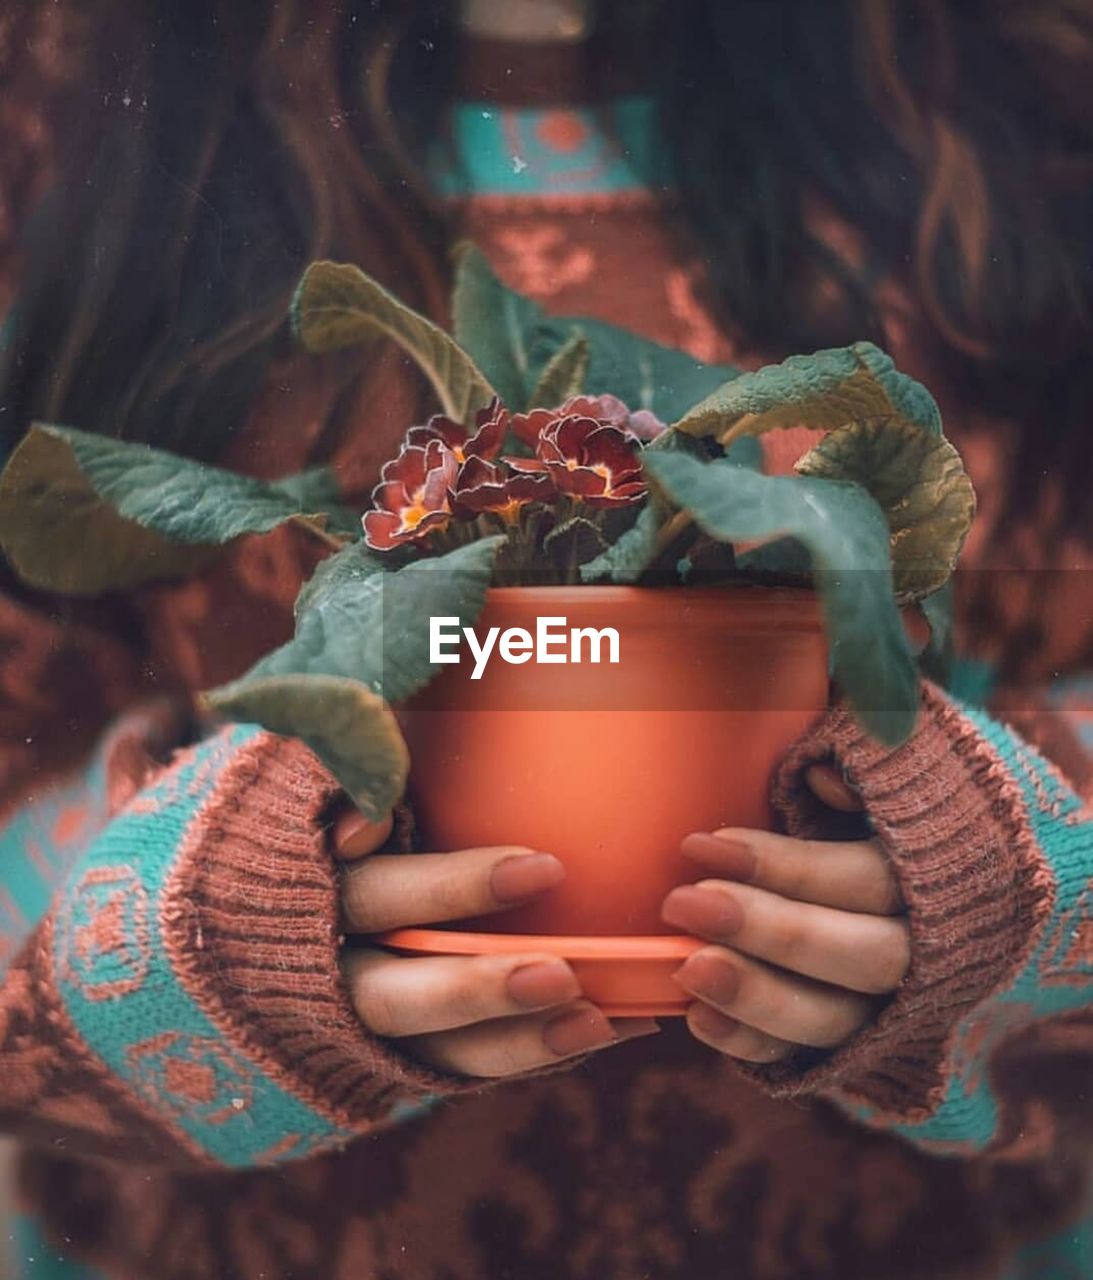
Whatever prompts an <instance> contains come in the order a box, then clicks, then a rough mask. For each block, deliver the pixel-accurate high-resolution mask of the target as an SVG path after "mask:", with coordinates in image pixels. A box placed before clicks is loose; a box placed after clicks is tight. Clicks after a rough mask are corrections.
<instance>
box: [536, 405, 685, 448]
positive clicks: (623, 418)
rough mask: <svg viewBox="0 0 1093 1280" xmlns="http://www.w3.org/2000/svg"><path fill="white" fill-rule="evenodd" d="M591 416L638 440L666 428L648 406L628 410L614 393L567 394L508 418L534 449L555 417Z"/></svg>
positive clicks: (657, 433)
mask: <svg viewBox="0 0 1093 1280" xmlns="http://www.w3.org/2000/svg"><path fill="white" fill-rule="evenodd" d="M574 416H580V417H582V418H594V419H595V420H596V421H597V422H599V423H601V424H602V425H604V426H611V427H617V428H618V429H619V430H620V431H622V432H625V433H626V434H628V435H631V436H633V437H634V438H635V439H638V440H654V439H655V438H656V437H657V436H659V435H660V433H661V432H662V431H665V430H667V428H666V427H665V425H664V423H663V422H661V420H660V419H659V418H658V417H657V416H656V414H654V413H650V412H649V410H648V409H639V410H638V411H637V413H631V412H630V410H629V409H628V408H627V407H626V405H625V404H623V402H622V401H621V400H620V399H619V398H618V396H609V395H603V396H571V397H570V399H568V400H567V401H566V402H565V404H563V405H562V407H561V408H560V409H532V410H531V412H530V413H517V414H515V415H514V416H513V419H512V429H513V432H514V434H515V435H516V436H517V437H518V438H519V439H521V440H523V441H524V443H525V444H528V445H531V447H532V448H533V449H534V448H535V447H536V445H537V443H538V440H539V436H540V435H541V434H542V432H543V429H544V428H545V427H548V426H549V425H550V424H551V422H553V421H554V420H555V419H557V418H570V417H574Z"/></svg>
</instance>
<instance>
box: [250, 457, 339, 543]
mask: <svg viewBox="0 0 1093 1280" xmlns="http://www.w3.org/2000/svg"><path fill="white" fill-rule="evenodd" d="M270 487H271V488H273V489H276V490H277V492H278V493H283V494H284V495H285V496H286V497H287V498H289V499H290V500H291V501H292V502H294V503H295V504H296V507H297V510H299V511H321V512H322V513H323V515H324V516H326V528H327V529H328V530H329V532H331V533H338V534H344V535H345V536H346V537H349V538H359V537H360V536H361V518H360V514H359V513H358V512H356V511H353V510H351V509H350V508H349V507H347V506H344V505H343V503H342V494H341V490H340V489H339V488H338V481H337V479H336V477H335V475H334V472H333V471H332V470H331V469H330V468H329V467H310V468H309V469H308V470H307V471H296V472H294V473H293V474H292V475H289V476H282V477H281V479H280V480H273V481H271V482H270Z"/></svg>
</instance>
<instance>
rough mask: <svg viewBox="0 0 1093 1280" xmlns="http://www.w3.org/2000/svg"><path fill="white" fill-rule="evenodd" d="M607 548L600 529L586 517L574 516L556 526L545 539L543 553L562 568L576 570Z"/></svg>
mask: <svg viewBox="0 0 1093 1280" xmlns="http://www.w3.org/2000/svg"><path fill="white" fill-rule="evenodd" d="M606 547H607V540H606V538H605V537H604V536H603V533H602V531H601V530H600V529H598V528H597V527H596V525H594V524H593V523H592V521H591V520H586V519H585V518H584V516H573V517H572V518H571V519H569V520H563V521H562V523H561V524H558V525H555V526H554V528H553V529H551V531H550V532H549V533H548V534H547V535H546V537H545V538H544V539H543V552H544V553H545V554H546V556H547V557H548V558H549V559H550V561H551V562H552V563H553V564H556V565H558V566H560V567H561V568H576V567H577V566H578V565H581V564H583V563H584V562H585V561H586V560H591V559H592V558H593V557H594V556H598V555H599V554H600V553H601V552H602V551H603V550H604V549H605V548H606Z"/></svg>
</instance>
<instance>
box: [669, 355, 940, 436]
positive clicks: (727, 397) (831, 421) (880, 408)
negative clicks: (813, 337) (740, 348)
mask: <svg viewBox="0 0 1093 1280" xmlns="http://www.w3.org/2000/svg"><path fill="white" fill-rule="evenodd" d="M878 414H900V415H901V416H903V417H905V418H909V419H910V420H911V421H912V422H915V423H916V424H918V425H919V426H920V427H922V428H923V429H924V430H925V431H928V432H930V433H931V434H939V433H940V429H941V427H940V417H939V415H938V412H937V406H936V404H934V401H933V399H932V397H931V396H930V395H929V393H928V392H927V391H926V390H925V388H924V387H922V386H921V385H920V384H919V383H917V382H915V381H914V380H913V379H912V378H908V377H907V376H906V375H905V374H901V373H899V372H898V371H897V370H896V368H895V366H894V365H893V364H892V361H891V360H890V359H889V357H888V356H886V355H885V354H884V352H882V351H880V350H879V349H878V348H877V347H874V346H873V345H872V344H871V343H868V342H858V343H855V344H854V345H853V346H852V347H840V348H834V349H832V350H830V351H817V352H816V353H815V354H814V355H810V356H790V358H789V359H788V360H784V361H783V362H782V363H781V364H777V365H767V366H766V367H765V368H762V369H757V370H756V371H755V372H753V373H745V374H741V375H740V377H738V378H733V379H732V381H730V382H727V383H726V384H725V385H724V386H722V387H719V388H718V389H717V390H716V391H715V392H714V393H713V394H712V395H709V396H707V397H706V399H705V400H703V401H701V403H699V404H697V405H695V407H694V408H693V409H691V410H690V411H689V412H688V413H686V414H684V416H683V417H682V418H681V419H680V421H679V422H678V423H677V424H676V426H677V427H678V428H679V430H681V431H685V432H687V433H688V434H690V435H697V436H712V437H714V438H715V439H716V440H718V441H719V442H720V443H721V444H722V445H725V446H728V445H730V444H732V443H733V441H735V440H738V439H740V438H741V437H742V436H758V435H762V434H763V433H764V432H767V431H771V430H774V429H776V428H779V427H813V428H819V429H823V430H833V429H835V428H837V427H843V426H846V424H847V423H849V422H855V421H857V420H858V419H859V418H868V417H876V416H877V415H878Z"/></svg>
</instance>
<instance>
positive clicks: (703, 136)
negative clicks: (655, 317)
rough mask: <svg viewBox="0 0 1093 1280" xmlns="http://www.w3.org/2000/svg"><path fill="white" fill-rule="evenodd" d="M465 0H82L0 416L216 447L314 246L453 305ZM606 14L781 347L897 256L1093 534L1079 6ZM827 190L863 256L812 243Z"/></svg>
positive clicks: (845, 314) (966, 1)
mask: <svg viewBox="0 0 1093 1280" xmlns="http://www.w3.org/2000/svg"><path fill="white" fill-rule="evenodd" d="M75 7H76V9H77V10H79V8H80V6H79V5H76V6H75ZM447 7H448V6H447V5H445V4H444V3H443V2H442V0H425V2H423V3H421V2H419V3H416V4H414V3H392V2H391V0H383V2H381V0H373V2H371V3H363V2H360V0H358V3H353V2H352V0H269V2H268V3H266V4H264V5H259V4H254V5H239V4H235V3H233V2H232V0H187V3H186V4H184V5H183V4H178V5H162V4H158V3H153V0H143V2H141V0H110V2H105V0H103V2H100V3H97V4H95V5H94V6H91V8H93V10H94V13H93V14H92V13H91V12H90V10H89V12H88V13H87V14H86V15H85V19H86V25H87V37H86V40H87V47H86V51H85V56H84V58H83V60H82V65H83V68H84V70H83V74H82V78H81V79H80V80H79V82H78V84H77V85H76V86H75V88H74V90H73V92H72V93H71V94H70V95H69V97H68V99H67V101H66V102H63V103H62V104H61V107H62V110H61V118H62V119H64V120H66V121H67V123H66V125H65V127H64V131H63V134H62V143H63V147H62V154H61V155H60V157H59V161H58V174H59V180H58V183H57V185H56V186H55V187H54V188H53V191H52V193H51V195H50V196H49V197H48V198H47V200H46V201H45V202H44V203H43V204H41V205H40V206H39V208H38V210H37V212H36V214H35V215H34V217H33V218H31V219H30V220H29V221H28V223H27V236H26V240H25V245H24V248H23V260H24V262H25V274H24V277H23V280H22V287H21V290H20V294H19V301H18V308H17V314H16V318H15V323H14V327H13V333H12V336H11V341H10V343H9V347H8V353H7V356H6V359H5V364H4V367H3V369H2V370H0V388H2V395H3V401H4V407H5V409H6V410H7V412H6V413H5V415H4V418H3V421H5V422H6V423H7V424H8V427H7V429H8V430H9V431H14V432H18V431H20V430H22V429H25V426H26V424H27V422H28V421H29V420H30V419H31V418H32V417H45V418H51V419H55V420H64V421H68V422H70V423H73V424H75V425H79V426H81V427H84V428H88V429H92V430H99V431H104V432H110V433H112V434H117V435H121V436H125V437H129V438H140V439H147V440H151V441H153V442H155V443H158V444H163V445H166V446H168V447H174V448H180V449H184V450H186V451H189V452H191V453H193V454H197V455H201V456H215V455H216V454H217V453H218V452H219V451H220V450H221V449H222V448H223V445H224V441H225V439H226V438H227V437H228V436H229V435H230V433H231V432H232V431H233V430H234V429H235V428H236V427H237V426H238V425H239V424H240V422H241V421H242V420H243V418H244V416H245V413H246V408H247V406H248V404H249V403H250V401H251V400H252V399H253V397H254V395H255V393H256V390H257V388H258V386H259V385H260V384H261V381H262V378H263V376H264V374H265V372H266V369H267V367H268V362H269V360H270V358H271V356H272V355H273V354H275V353H276V352H277V351H278V350H279V349H280V344H283V343H284V341H285V325H284V317H285V311H286V304H287V301H288V298H289V296H290V294H291V290H292V288H293V286H294V284H295V282H296V280H297V278H298V276H299V274H300V271H301V270H302V268H303V266H304V265H305V264H306V262H307V261H308V260H309V259H311V258H313V257H315V256H320V255H326V254H332V255H336V256H342V257H345V258H349V259H353V260H356V261H359V262H361V263H362V264H363V265H365V266H367V267H368V268H369V269H370V270H371V271H373V272H374V273H375V274H377V275H378V276H379V277H380V278H381V279H386V280H388V281H389V282H391V283H393V284H395V285H397V287H398V288H399V290H400V292H401V293H403V294H404V296H408V297H409V300H411V301H412V302H414V303H416V304H417V305H418V306H421V307H424V308H425V309H427V310H430V311H432V312H433V313H434V314H437V315H440V314H442V312H443V305H444V303H443V295H444V278H443V277H444V262H445V257H444V251H445V227H444V224H443V218H442V216H441V215H440V213H439V211H438V210H437V209H436V207H435V206H434V205H433V203H432V202H431V200H430V198H429V196H428V192H427V191H426V190H425V189H424V187H423V184H422V182H421V180H420V167H419V165H418V163H417V160H416V156H417V155H418V154H419V148H420V145H421V142H422V140H423V139H424V138H426V137H428V136H429V134H430V131H431V130H432V129H433V128H434V127H435V124H436V120H437V112H438V109H439V106H440V104H441V103H442V101H443V99H444V96H445V93H446V86H447V77H448V75H449V72H450V67H451V59H450V32H449V29H448V25H447V20H446V11H447ZM603 11H604V17H603V23H604V26H605V28H606V31H607V36H608V39H607V40H606V42H605V49H607V50H608V51H610V50H611V48H612V40H611V37H612V35H613V32H614V31H615V29H616V28H618V27H621V25H622V24H626V25H627V27H628V29H627V31H626V32H625V33H624V34H625V37H626V38H625V41H624V42H620V43H617V44H616V45H615V46H614V47H615V48H616V50H617V49H618V48H622V47H625V48H626V49H628V50H629V49H630V48H632V45H633V40H634V31H633V28H634V26H635V24H636V23H638V22H639V21H640V22H643V23H644V22H652V23H654V24H655V36H654V38H651V39H648V40H647V45H648V47H650V48H652V49H655V50H656V57H655V58H650V60H649V66H648V67H647V74H648V77H649V80H650V83H651V84H652V85H653V88H654V92H655V95H656V97H657V99H658V101H659V103H660V106H661V118H662V124H663V128H664V131H665V133H666V134H667V136H668V138H669V141H670V143H671V147H672V154H673V156H674V157H675V163H676V167H677V176H678V180H679V185H680V187H681V188H682V192H683V197H684V198H683V201H682V204H681V207H682V209H683V210H684V216H685V218H686V219H687V223H688V226H689V230H690V233H691V234H692V235H693V236H695V237H697V239H698V241H699V243H700V244H701V246H702V248H703V250H704V256H705V258H706V260H707V262H708V264H709V280H710V284H709V288H710V298H711V301H712V303H713V305H714V306H715V308H716V309H717V311H718V312H719V314H721V315H722V316H723V317H724V323H725V324H726V327H729V326H731V327H732V328H733V329H736V330H738V331H740V332H741V333H742V334H743V335H745V336H746V338H747V339H748V341H750V342H751V343H753V344H755V345H757V346H759V347H761V348H763V349H766V350H770V351H779V350H791V349H800V350H805V349H809V348H810V347H817V346H822V345H830V344H832V343H837V342H841V341H845V340H850V339H854V338H859V337H865V336H874V337H876V336H878V331H877V322H876V317H875V315H874V313H873V306H872V287H873V285H874V284H875V281H876V279H877V277H878V275H879V274H880V273H883V272H893V271H894V272H896V273H898V274H900V275H902V276H904V277H905V278H906V280H907V282H908V283H910V284H911V285H912V286H913V288H914V291H915V294H916V296H917V299H918V301H919V303H920V306H921V309H922V311H923V313H924V315H925V316H926V317H927V319H928V321H929V323H930V325H931V326H932V331H933V335H934V340H935V342H936V346H937V351H938V354H939V355H941V356H942V358H943V359H944V360H945V361H946V362H947V363H948V366H949V371H950V373H951V374H952V377H953V379H954V380H955V382H956V384H957V385H958V386H959V387H960V389H961V391H962V393H963V394H964V396H965V397H966V399H967V400H968V401H969V402H970V403H971V404H972V405H974V406H977V407H982V408H984V409H986V410H1002V411H1004V412H1006V413H1007V414H1009V415H1010V416H1012V417H1014V418H1015V419H1017V420H1018V422H1019V424H1020V427H1021V432H1020V441H1021V443H1020V449H1021V451H1022V452H1021V458H1020V459H1019V460H1018V465H1017V466H1016V467H1015V469H1014V476H1015V491H1014V497H1015V500H1018V501H1020V502H1021V503H1022V504H1023V505H1027V504H1031V503H1032V502H1034V501H1036V500H1037V491H1038V486H1039V481H1040V478H1041V477H1042V476H1043V474H1044V472H1045V471H1047V472H1050V473H1051V474H1052V475H1053V477H1054V478H1055V480H1056V481H1057V482H1058V486H1059V487H1060V492H1061V494H1062V501H1061V502H1058V503H1057V506H1056V513H1057V515H1058V517H1059V519H1060V522H1061V523H1062V524H1064V525H1065V526H1066V527H1068V528H1070V529H1078V528H1079V527H1081V528H1082V529H1083V530H1084V529H1086V528H1087V523H1088V517H1087V516H1086V515H1085V513H1084V511H1083V507H1084V504H1085V485H1084V483H1083V479H1084V476H1083V473H1084V470H1085V467H1086V458H1085V455H1086V452H1087V450H1088V444H1087V438H1088V436H1087V433H1088V425H1087V424H1088V422H1089V419H1090V415H1091V413H1093V373H1091V368H1093V361H1090V360H1089V357H1088V352H1089V350H1090V346H1091V339H1093V316H1091V302H1093V261H1091V259H1093V253H1091V245H1093V233H1091V227H1093V0H914V2H913V3H912V2H910V0H831V3H826V2H825V3H823V4H806V3H801V2H800V0H737V2H736V3H719V2H717V0H673V3H672V4H671V5H657V4H650V3H642V4H638V3H637V2H636V0H631V3H629V4H625V3H623V4H616V3H605V4H604V6H603ZM646 34H648V33H646ZM615 56H621V55H619V54H618V53H617V52H616V54H615ZM627 56H630V55H629V54H627ZM65 108H67V113H66V111H65ZM811 194H816V195H820V196H822V198H823V199H824V201H825V202H826V203H827V204H828V205H829V206H830V207H832V208H833V209H834V211H835V212H836V214H838V215H841V217H843V218H844V219H845V220H846V221H848V222H849V223H851V224H852V225H853V226H854V227H855V228H856V229H857V230H858V231H859V232H860V233H861V235H862V239H863V243H864V245H865V247H866V251H867V252H866V260H865V261H864V263H860V264H854V265H851V264H849V263H847V262H846V261H845V260H843V259H841V258H839V257H838V256H836V255H835V254H834V253H833V252H832V250H831V249H830V248H829V247H828V246H827V245H825V244H824V243H823V242H822V241H820V240H819V239H817V238H816V237H815V236H814V234H813V232H812V229H811V228H810V226H809V223H808V220H807V218H806V216H805V212H804V209H805V204H806V197H807V196H809V195H811ZM817 299H823V304H822V306H819V305H817ZM1058 496H1059V495H1058V494H1057V495H1056V497H1057V498H1058ZM1083 519H1084V520H1086V522H1087V523H1086V525H1085V526H1083V525H1082V521H1083Z"/></svg>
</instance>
